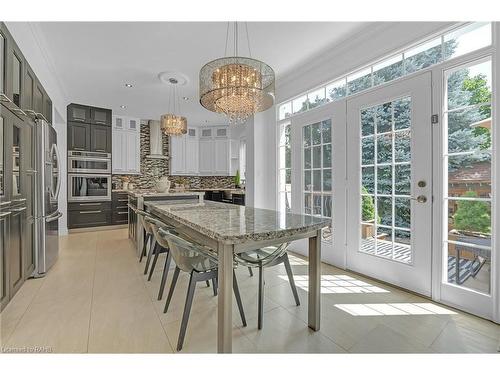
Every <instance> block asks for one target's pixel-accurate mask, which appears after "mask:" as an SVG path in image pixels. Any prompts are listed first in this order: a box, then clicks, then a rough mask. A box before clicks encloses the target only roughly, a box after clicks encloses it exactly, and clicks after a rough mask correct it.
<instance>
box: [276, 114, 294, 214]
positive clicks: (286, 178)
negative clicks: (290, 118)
mask: <svg viewBox="0 0 500 375" xmlns="http://www.w3.org/2000/svg"><path fill="white" fill-rule="evenodd" d="M279 129H280V130H279V132H280V134H279V211H280V212H291V209H292V148H291V143H290V135H291V134H290V123H287V124H284V125H281V126H280V128H279Z"/></svg>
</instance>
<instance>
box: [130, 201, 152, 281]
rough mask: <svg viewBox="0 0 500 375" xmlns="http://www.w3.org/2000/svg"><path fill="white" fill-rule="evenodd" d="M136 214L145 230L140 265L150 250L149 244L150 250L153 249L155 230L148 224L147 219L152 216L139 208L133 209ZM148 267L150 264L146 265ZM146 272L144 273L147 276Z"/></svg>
mask: <svg viewBox="0 0 500 375" xmlns="http://www.w3.org/2000/svg"><path fill="white" fill-rule="evenodd" d="M133 210H134V213H135V214H136V215H137V217H138V218H139V223H140V224H141V226H142V227H143V228H144V241H143V245H142V250H141V255H140V257H139V263H140V262H142V258H143V257H144V256H145V255H146V253H147V249H148V244H149V249H151V248H152V247H153V245H154V244H153V241H154V238H153V229H152V228H151V225H150V224H149V223H147V222H146V220H145V218H146V217H147V216H150V215H149V214H148V213H147V212H146V211H143V210H141V209H139V208H133ZM147 267H148V264H147V263H146V268H147ZM145 273H146V272H144V274H145Z"/></svg>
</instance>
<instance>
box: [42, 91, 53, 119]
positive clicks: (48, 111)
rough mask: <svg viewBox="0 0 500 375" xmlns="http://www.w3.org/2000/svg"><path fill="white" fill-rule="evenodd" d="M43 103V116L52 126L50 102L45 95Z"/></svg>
mask: <svg viewBox="0 0 500 375" xmlns="http://www.w3.org/2000/svg"><path fill="white" fill-rule="evenodd" d="M44 102H45V105H44V107H43V115H44V116H45V118H46V119H47V121H48V122H49V123H50V124H52V100H50V98H49V96H48V95H45V98H44Z"/></svg>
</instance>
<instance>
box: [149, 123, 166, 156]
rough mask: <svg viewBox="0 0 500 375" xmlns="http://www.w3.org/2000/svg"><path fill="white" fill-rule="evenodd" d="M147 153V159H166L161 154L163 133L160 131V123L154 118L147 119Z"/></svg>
mask: <svg viewBox="0 0 500 375" xmlns="http://www.w3.org/2000/svg"><path fill="white" fill-rule="evenodd" d="M148 125H149V146H150V149H149V155H147V156H146V158H148V159H168V158H167V157H166V156H165V155H163V144H162V143H163V135H162V133H161V127H160V125H161V123H160V121H156V120H149V121H148Z"/></svg>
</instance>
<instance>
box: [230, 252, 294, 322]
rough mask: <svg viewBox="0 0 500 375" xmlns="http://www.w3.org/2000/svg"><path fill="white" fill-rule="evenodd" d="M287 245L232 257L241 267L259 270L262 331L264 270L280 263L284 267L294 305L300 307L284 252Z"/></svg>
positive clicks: (290, 269)
mask: <svg viewBox="0 0 500 375" xmlns="http://www.w3.org/2000/svg"><path fill="white" fill-rule="evenodd" d="M289 244H290V243H283V244H281V245H279V246H268V247H264V248H262V249H257V250H251V251H246V252H243V253H238V254H235V255H234V257H235V259H236V261H237V262H238V263H240V264H241V265H243V266H245V267H254V268H258V269H259V302H258V323H257V327H258V329H262V324H263V318H264V268H267V267H273V266H277V265H278V264H281V263H283V264H284V265H285V269H286V273H287V275H288V281H289V282H290V287H291V288H292V293H293V297H294V299H295V304H296V305H297V306H299V305H300V300H299V294H298V293H297V287H296V286H295V281H294V279H293V273H292V267H291V266H290V260H289V259H288V254H287V252H286V250H287V248H288V245H289ZM249 269H250V268H249Z"/></svg>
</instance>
